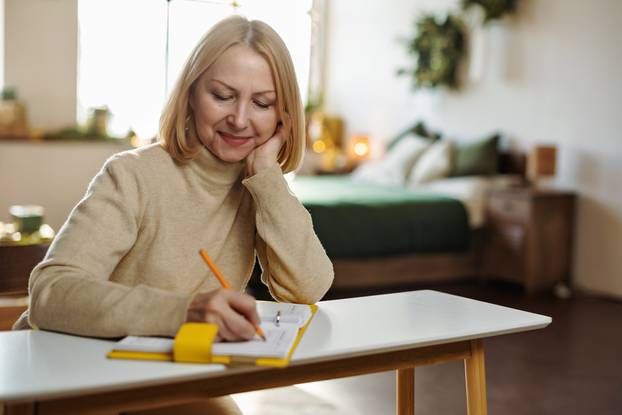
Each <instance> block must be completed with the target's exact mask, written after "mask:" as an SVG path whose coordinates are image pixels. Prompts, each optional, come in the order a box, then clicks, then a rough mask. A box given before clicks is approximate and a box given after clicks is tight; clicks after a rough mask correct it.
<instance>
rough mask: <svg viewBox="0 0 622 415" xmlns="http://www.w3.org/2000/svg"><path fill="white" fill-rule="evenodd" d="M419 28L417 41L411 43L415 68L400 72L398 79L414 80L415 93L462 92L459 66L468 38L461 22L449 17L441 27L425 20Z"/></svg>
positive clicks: (426, 18)
mask: <svg viewBox="0 0 622 415" xmlns="http://www.w3.org/2000/svg"><path fill="white" fill-rule="evenodd" d="M415 25H416V28H417V32H416V34H415V37H414V38H412V39H411V40H409V41H407V47H408V53H409V54H411V55H413V56H414V57H415V66H414V68H409V69H400V70H398V72H397V73H398V75H410V76H412V80H413V88H415V89H417V88H421V87H431V88H435V87H438V86H448V87H450V88H458V76H457V75H458V65H459V63H460V59H461V58H462V57H463V56H464V55H465V52H466V50H465V43H466V42H465V37H466V35H465V30H464V25H463V24H462V21H461V20H460V18H459V17H458V16H454V15H451V14H449V15H447V17H446V18H445V20H444V21H443V22H441V23H438V22H437V21H436V18H435V17H434V16H423V17H421V18H420V19H419V20H417V21H416V23H415Z"/></svg>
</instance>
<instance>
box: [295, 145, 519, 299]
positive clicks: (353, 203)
mask: <svg viewBox="0 0 622 415" xmlns="http://www.w3.org/2000/svg"><path fill="white" fill-rule="evenodd" d="M501 160H503V163H504V167H501V168H500V172H502V173H504V174H498V175H493V176H469V177H450V178H443V179H440V180H434V181H431V182H429V183H425V184H422V185H416V186H409V187H405V186H383V185H378V184H373V183H364V182H360V181H356V180H353V179H352V177H351V176H350V175H327V176H297V177H295V178H294V179H293V180H292V181H291V182H290V187H291V189H292V191H293V192H294V194H296V196H297V197H298V198H299V199H300V201H301V202H302V203H303V205H304V206H305V207H306V208H307V209H308V210H309V212H310V214H311V216H312V218H313V224H314V228H315V231H316V233H317V235H318V237H319V239H320V240H321V241H322V244H323V245H324V248H325V249H326V251H327V254H328V255H329V257H330V258H331V260H332V261H333V265H334V268H335V282H334V284H333V290H336V291H344V290H350V291H352V290H355V291H356V290H370V289H371V290H373V289H383V288H389V287H397V286H400V287H402V286H415V285H417V284H425V283H432V282H435V283H436V282H444V281H449V280H455V279H460V278H467V277H475V276H477V275H478V273H479V262H480V257H481V255H482V252H481V251H482V246H483V239H484V238H485V223H484V217H485V214H484V212H485V205H486V193H487V191H488V190H489V189H491V188H498V187H504V186H511V185H514V184H516V182H517V181H520V180H522V178H521V176H520V175H517V174H516V171H512V170H511V169H508V167H507V165H508V162H507V160H511V158H509V156H504V157H503V158H502V159H501ZM507 173H512V174H507Z"/></svg>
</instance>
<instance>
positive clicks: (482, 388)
mask: <svg viewBox="0 0 622 415" xmlns="http://www.w3.org/2000/svg"><path fill="white" fill-rule="evenodd" d="M464 376H465V381H466V393H467V408H468V412H467V413H468V414H469V415H487V414H488V404H487V402H486V367H485V366H484V343H483V341H482V340H481V339H477V340H472V341H471V357H469V358H467V359H464Z"/></svg>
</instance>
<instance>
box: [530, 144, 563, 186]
mask: <svg viewBox="0 0 622 415" xmlns="http://www.w3.org/2000/svg"><path fill="white" fill-rule="evenodd" d="M556 164H557V147H555V146H552V145H537V146H535V147H534V148H533V150H532V151H531V153H529V156H528V158H527V179H529V181H530V182H531V183H532V185H533V186H537V185H538V180H541V179H542V178H547V177H549V178H550V177H553V176H555V170H556Z"/></svg>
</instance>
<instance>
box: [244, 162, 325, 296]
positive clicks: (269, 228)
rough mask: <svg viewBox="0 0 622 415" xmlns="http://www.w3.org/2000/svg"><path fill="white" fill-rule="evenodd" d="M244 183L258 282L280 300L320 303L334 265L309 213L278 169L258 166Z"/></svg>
mask: <svg viewBox="0 0 622 415" xmlns="http://www.w3.org/2000/svg"><path fill="white" fill-rule="evenodd" d="M243 184H244V185H245V186H246V188H247V189H248V190H249V192H250V193H251V195H252V197H253V200H254V202H255V208H256V213H255V215H256V218H255V221H256V227H257V235H256V242H255V243H256V250H257V256H258V257H259V263H260V265H261V268H262V275H261V279H262V281H263V283H264V284H266V285H267V287H268V289H269V290H270V293H271V294H272V296H273V297H274V298H275V299H277V300H279V301H285V302H295V303H306V304H312V303H315V302H317V301H319V300H320V299H321V298H322V297H323V296H324V294H326V292H327V291H328V289H329V288H330V286H331V284H332V282H333V265H332V263H331V262H330V259H328V256H327V255H326V251H325V250H324V248H323V247H322V244H321V243H320V241H319V239H318V238H317V236H316V234H315V231H314V230H313V222H312V221H311V215H310V214H309V212H307V210H306V209H305V208H304V207H303V206H302V204H301V203H300V202H299V201H298V199H297V198H296V197H295V196H294V195H293V194H292V193H291V191H290V190H289V187H288V186H287V182H286V181H285V178H284V177H283V174H282V173H281V170H280V169H279V168H278V167H274V168H270V169H266V170H262V171H260V172H258V173H257V174H255V175H254V176H251V177H249V178H247V179H245V180H244V181H243Z"/></svg>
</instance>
